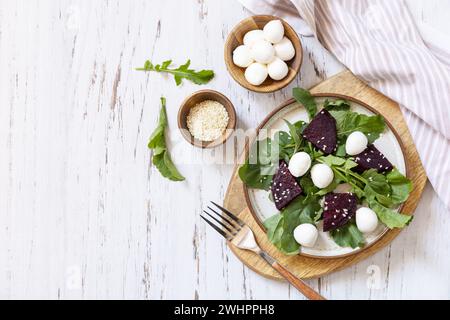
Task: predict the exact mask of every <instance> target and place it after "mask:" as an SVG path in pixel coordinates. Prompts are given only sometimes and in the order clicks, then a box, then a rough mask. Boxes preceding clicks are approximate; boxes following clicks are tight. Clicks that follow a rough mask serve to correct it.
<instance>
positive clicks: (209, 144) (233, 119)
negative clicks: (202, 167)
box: [177, 89, 237, 149]
mask: <svg viewBox="0 0 450 320" xmlns="http://www.w3.org/2000/svg"><path fill="white" fill-rule="evenodd" d="M203 95H211V96H213V97H220V98H221V99H223V100H224V101H225V102H226V103H225V104H223V106H224V107H225V109H226V110H227V112H228V116H229V121H228V125H227V128H226V130H227V131H226V133H225V134H224V135H222V136H221V137H220V138H218V139H216V140H214V141H201V140H198V139H195V138H194V137H193V136H192V134H191V133H190V132H189V129H188V128H187V127H185V126H184V125H183V123H184V122H185V121H184V119H183V110H184V109H185V108H186V107H188V103H189V102H190V100H191V99H193V98H194V97H198V96H203ZM205 100H214V101H217V102H220V101H218V100H217V99H214V98H209V99H208V98H206V99H205ZM190 108H192V106H191V107H189V109H190ZM177 118H178V129H179V130H180V132H181V135H182V136H183V138H184V139H185V140H186V141H187V142H189V143H190V144H192V145H193V146H194V147H197V148H202V149H212V148H215V147H218V146H220V145H223V144H224V143H225V142H226V141H227V140H228V139H229V138H230V137H231V135H232V131H234V130H235V129H236V123H237V115H236V109H235V108H234V105H233V103H232V102H231V101H230V99H228V97H227V96H225V95H224V94H223V93H221V92H219V91H216V90H211V89H203V90H199V91H196V92H194V93H192V94H190V95H189V96H187V97H186V98H185V99H184V100H183V102H182V103H181V106H180V109H179V110H178V116H177Z"/></svg>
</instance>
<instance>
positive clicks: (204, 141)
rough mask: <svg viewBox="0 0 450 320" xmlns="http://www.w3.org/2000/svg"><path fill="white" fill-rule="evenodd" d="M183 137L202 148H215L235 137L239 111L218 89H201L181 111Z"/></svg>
mask: <svg viewBox="0 0 450 320" xmlns="http://www.w3.org/2000/svg"><path fill="white" fill-rule="evenodd" d="M178 127H179V129H180V131H181V134H182V136H183V137H184V138H185V139H186V141H188V142H189V143H191V144H192V145H194V146H196V147H199V148H214V147H217V146H219V145H221V144H223V143H225V141H226V140H227V139H228V138H229V137H230V136H231V135H232V133H233V132H234V129H235V128H236V111H235V109H234V106H233V104H232V103H231V101H230V100H229V99H228V98H227V97H226V96H224V95H223V94H221V93H220V92H217V91H214V90H201V91H198V92H195V93H193V94H192V95H190V96H189V97H187V98H186V99H185V100H184V102H183V103H182V105H181V107H180V111H179V112H178Z"/></svg>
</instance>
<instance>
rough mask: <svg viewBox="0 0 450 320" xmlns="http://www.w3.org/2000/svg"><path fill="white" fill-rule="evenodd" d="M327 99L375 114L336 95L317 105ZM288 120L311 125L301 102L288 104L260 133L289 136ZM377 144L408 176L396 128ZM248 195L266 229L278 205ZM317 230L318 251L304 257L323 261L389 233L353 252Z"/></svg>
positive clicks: (259, 193)
mask: <svg viewBox="0 0 450 320" xmlns="http://www.w3.org/2000/svg"><path fill="white" fill-rule="evenodd" d="M327 98H328V99H337V98H345V99H346V100H347V101H348V102H349V103H350V105H351V109H352V111H355V112H358V113H362V114H367V115H374V114H375V113H374V112H372V111H371V110H369V109H368V108H367V107H365V106H364V105H362V104H361V103H360V102H358V101H357V100H355V99H350V98H349V97H343V96H338V95H332V94H330V95H326V96H321V97H316V101H317V105H318V106H322V105H323V102H324V101H325V100H326V99H327ZM284 119H286V120H288V121H289V122H291V123H295V122H297V121H299V120H304V121H309V119H308V114H307V112H306V110H305V108H304V107H303V106H302V105H300V104H298V103H297V102H293V103H290V104H286V105H285V107H282V108H281V109H280V110H279V111H277V112H275V113H274V114H273V115H272V116H269V118H268V119H266V122H265V123H263V125H262V127H261V128H260V129H266V130H268V131H269V132H270V134H271V135H274V134H275V132H277V131H280V130H282V131H287V132H289V129H288V127H287V125H286V123H285V121H284ZM263 138H265V137H262V136H260V137H258V140H261V139H263ZM374 144H375V146H376V147H377V148H378V149H379V150H380V151H381V152H382V153H383V154H385V155H386V157H387V158H388V159H389V161H390V162H391V163H392V164H393V165H394V166H395V167H397V168H398V170H399V171H400V172H401V173H403V174H406V164H405V157H404V155H403V151H402V148H401V143H400V141H399V140H398V138H397V136H396V134H395V133H394V132H393V130H392V128H390V127H389V125H387V129H386V131H385V132H384V133H383V134H382V136H381V137H380V138H379V139H378V140H377V141H376V142H375V143H374ZM246 192H247V195H248V196H247V201H248V202H249V203H248V205H249V208H250V210H251V211H252V213H253V215H254V216H255V218H256V219H257V220H259V224H260V225H262V222H263V221H265V220H266V219H268V218H270V217H271V216H273V215H275V214H277V213H278V210H277V209H276V208H275V205H274V203H273V202H272V201H271V200H270V199H269V197H268V192H267V191H264V190H256V189H247V191H246ZM317 227H318V229H319V240H318V241H317V244H316V246H315V247H314V248H302V249H301V250H302V251H301V254H303V255H307V256H313V257H319V258H337V257H341V256H345V255H349V254H354V253H357V252H359V251H361V250H362V249H364V248H368V247H369V246H370V245H372V244H374V243H375V242H376V241H378V240H379V239H380V238H381V237H382V236H383V235H384V234H385V232H386V231H387V228H386V227H385V226H384V225H383V224H381V223H380V224H379V226H378V228H377V229H376V230H375V231H374V232H372V233H370V234H366V235H365V238H366V246H365V247H364V248H356V249H352V248H342V247H339V246H338V245H337V244H336V243H335V242H334V241H333V240H332V239H331V237H330V235H329V233H328V232H323V231H320V230H322V229H323V228H322V222H320V223H319V224H318V225H317Z"/></svg>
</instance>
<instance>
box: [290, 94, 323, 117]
mask: <svg viewBox="0 0 450 320" xmlns="http://www.w3.org/2000/svg"><path fill="white" fill-rule="evenodd" d="M292 95H293V96H294V99H295V100H297V102H298V103H300V104H302V105H303V106H304V107H305V109H306V111H307V112H308V115H309V119H310V120H311V119H313V118H314V117H315V116H316V114H317V111H318V109H317V104H316V100H315V99H314V97H313V96H312V95H311V93H310V92H309V91H308V90H305V89H302V88H294V89H293V90H292Z"/></svg>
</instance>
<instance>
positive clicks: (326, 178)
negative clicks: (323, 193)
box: [311, 163, 334, 189]
mask: <svg viewBox="0 0 450 320" xmlns="http://www.w3.org/2000/svg"><path fill="white" fill-rule="evenodd" d="M311 179H312V181H313V183H314V185H315V186H316V187H317V188H319V189H324V188H326V187H328V186H329V185H330V184H331V183H332V182H333V179H334V173H333V170H332V169H331V168H330V167H329V166H327V165H326V164H322V163H319V164H316V165H315V166H314V167H312V169H311Z"/></svg>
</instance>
